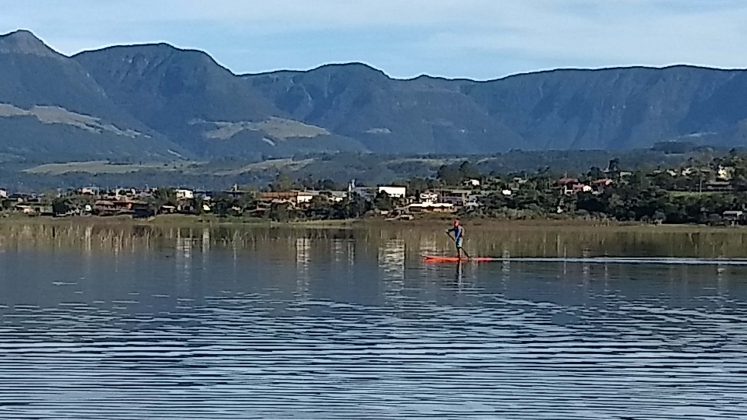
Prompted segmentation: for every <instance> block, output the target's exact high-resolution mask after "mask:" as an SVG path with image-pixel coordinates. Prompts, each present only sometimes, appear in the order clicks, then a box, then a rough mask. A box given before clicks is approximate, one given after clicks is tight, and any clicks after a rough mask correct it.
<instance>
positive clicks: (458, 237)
mask: <svg viewBox="0 0 747 420" xmlns="http://www.w3.org/2000/svg"><path fill="white" fill-rule="evenodd" d="M446 233H448V234H449V236H451V234H452V233H454V236H453V238H452V239H454V245H456V251H457V258H459V259H460V260H461V259H462V253H463V250H462V244H463V243H464V226H462V224H461V223H459V219H455V220H454V227H452V228H451V229H447V230H446Z"/></svg>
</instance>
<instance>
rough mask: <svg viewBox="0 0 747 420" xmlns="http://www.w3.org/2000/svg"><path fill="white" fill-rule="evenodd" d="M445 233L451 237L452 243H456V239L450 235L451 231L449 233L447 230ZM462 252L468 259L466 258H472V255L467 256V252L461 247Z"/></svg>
mask: <svg viewBox="0 0 747 420" xmlns="http://www.w3.org/2000/svg"><path fill="white" fill-rule="evenodd" d="M446 234H447V235H449V238H451V240H452V241H454V244H456V239H454V237H453V236H451V233H449V232H446ZM462 252H464V255H466V256H467V259H468V260H471V259H472V257H470V256H469V254H468V253H467V251H466V250H465V249H464V248H462Z"/></svg>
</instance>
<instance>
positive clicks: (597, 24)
mask: <svg viewBox="0 0 747 420" xmlns="http://www.w3.org/2000/svg"><path fill="white" fill-rule="evenodd" d="M20 28H24V29H29V30H31V31H33V32H34V33H35V34H36V35H37V36H39V37H40V38H42V39H43V40H44V41H45V42H47V44H49V45H50V46H52V47H53V48H55V49H57V50H58V51H60V52H63V53H66V54H73V53H76V52H79V51H82V50H87V49H95V48H100V47H103V46H108V45H113V44H123V43H143V42H156V41H158V42H160V41H165V42H168V43H170V44H173V45H176V46H178V47H183V48H196V49H200V50H204V51H206V52H208V53H209V54H210V55H212V56H213V57H214V58H215V59H216V60H217V61H218V62H220V63H221V64H223V65H225V66H226V67H228V68H230V69H231V70H233V71H234V72H236V73H253V72H261V71H267V70H276V69H309V68H313V67H316V66H319V65H321V64H325V63H331V62H348V61H360V62H365V63H368V64H370V65H372V66H374V67H377V68H380V69H382V70H384V71H385V72H386V73H387V74H389V75H391V76H394V77H413V76H416V75H419V74H423V73H425V74H430V75H436V76H446V77H468V78H475V79H490V78H496V77H501V76H505V75H509V74H514V73H521V72H527V71H534V70H542V69H550V68H558V67H607V66H617V65H653V66H663V65H669V64H694V65H704V66H713V67H726V68H747V0H511V1H509V0H505V1H504V0H409V1H408V0H375V1H363V0H265V1H255V0H245V1H241V0H210V1H207V0H118V1H101V0H65V1H57V0H33V1H25V2H19V1H15V2H3V11H2V13H1V14H0V32H1V33H6V32H10V31H13V30H15V29H20Z"/></svg>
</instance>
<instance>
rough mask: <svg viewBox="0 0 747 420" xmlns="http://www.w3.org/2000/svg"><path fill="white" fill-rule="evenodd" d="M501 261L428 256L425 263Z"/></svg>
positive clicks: (497, 259) (486, 258)
mask: <svg viewBox="0 0 747 420" xmlns="http://www.w3.org/2000/svg"><path fill="white" fill-rule="evenodd" d="M496 261H501V259H500V258H491V257H474V258H467V257H462V258H461V259H460V258H458V257H439V256H435V255H426V256H425V262H427V263H434V264H436V263H458V262H496Z"/></svg>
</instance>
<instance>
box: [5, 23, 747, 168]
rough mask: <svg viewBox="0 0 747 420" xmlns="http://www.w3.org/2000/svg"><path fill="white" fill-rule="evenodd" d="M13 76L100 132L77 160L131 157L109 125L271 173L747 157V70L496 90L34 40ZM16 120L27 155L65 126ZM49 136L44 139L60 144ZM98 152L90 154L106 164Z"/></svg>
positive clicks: (590, 77)
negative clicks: (289, 161) (310, 158)
mask: <svg viewBox="0 0 747 420" xmlns="http://www.w3.org/2000/svg"><path fill="white" fill-rule="evenodd" d="M0 72H1V73H0V74H2V75H3V76H2V77H0V104H6V105H8V106H13V107H16V108H18V109H22V110H30V109H32V108H33V107H39V106H41V107H45V106H46V107H59V108H62V109H63V110H65V111H69V112H70V113H73V114H80V115H83V116H86V117H90V118H92V119H93V120H87V119H86V118H83V117H74V118H73V120H75V121H77V122H78V125H77V126H76V125H74V124H73V125H68V126H66V127H64V128H65V138H66V139H69V140H67V141H71V142H72V143H73V146H72V147H71V148H70V150H69V152H70V153H71V155H73V156H74V155H75V145H74V143H75V138H77V137H81V138H82V137H86V136H88V137H90V139H89V140H86V141H87V142H88V143H91V142H96V141H98V142H99V144H100V148H101V150H100V151H99V152H98V154H100V155H103V156H116V153H117V152H115V151H113V150H112V149H111V147H112V144H117V145H120V144H124V143H122V139H119V138H116V137H115V138H114V140H111V139H110V140H106V141H100V140H94V138H95V137H101V136H110V135H112V133H117V131H115V130H109V131H106V130H99V131H100V132H98V131H96V127H99V126H100V127H109V125H113V126H114V127H116V128H117V129H118V130H120V132H122V133H131V132H138V133H143V134H145V135H147V136H150V138H152V141H151V143H152V144H154V145H155V144H158V147H155V146H154V148H153V149H152V150H150V151H149V152H148V155H147V156H149V157H150V158H153V157H156V158H158V157H159V156H160V157H161V158H169V157H171V156H173V153H172V152H176V153H177V154H179V155H181V156H184V157H185V158H199V159H216V158H217V159H220V158H224V157H230V158H246V159H253V160H256V159H260V160H261V159H265V158H271V157H282V156H293V155H298V154H304V153H320V152H322V153H336V152H341V151H346V152H347V151H359V152H373V153H400V154H439V153H461V154H484V153H498V152H504V151H508V150H515V149H522V150H596V149H599V150H629V149H636V148H647V147H651V146H652V145H654V144H656V143H658V142H662V141H688V142H695V143H698V144H703V145H718V146H744V145H746V144H747V71H745V70H742V69H719V68H712V67H703V66H693V65H686V64H675V65H669V66H665V67H651V66H616V67H604V68H594V69H584V68H559V69H548V70H540V71H536V72H527V73H520V74H513V75H508V76H504V77H499V78H495V79H490V80H473V79H468V78H445V77H439V76H430V75H427V74H423V75H420V76H416V77H413V78H404V79H400V78H393V77H391V76H389V75H388V74H386V72H384V71H382V70H380V69H377V68H376V67H374V66H372V65H370V64H367V63H362V62H349V63H328V64H323V65H320V66H317V67H315V68H313V69H310V70H278V71H271V72H260V73H245V74H237V73H234V72H233V71H232V70H231V69H229V68H227V67H225V66H223V65H221V64H219V63H218V61H216V60H215V59H214V58H213V57H212V56H211V55H210V54H209V53H207V52H204V51H201V50H197V49H190V48H179V47H175V46H173V45H171V44H168V43H165V42H157V43H142V44H134V45H114V46H109V47H104V48H99V49H94V50H88V51H82V52H80V53H77V54H74V55H72V56H70V57H68V56H65V55H63V54H59V53H57V52H56V51H54V50H53V49H51V48H49V47H48V46H47V45H46V44H44V42H43V41H41V40H39V39H38V38H36V37H35V36H34V35H33V33H31V32H29V31H24V30H21V31H16V32H12V33H9V34H5V35H0ZM8 109H10V108H8ZM10 113H11V114H13V115H10V116H2V115H0V128H2V126H3V125H7V126H8V127H10V125H8V124H11V122H12V123H13V124H11V125H12V131H9V132H8V133H10V134H9V135H7V134H6V135H5V136H3V137H0V153H7V152H8V150H16V149H18V146H19V144H21V143H23V141H24V140H23V139H28V138H29V136H30V135H31V134H30V133H31V132H33V133H37V134H35V135H38V133H40V132H43V133H45V134H44V136H53V132H54V131H55V129H58V128H60V129H61V128H63V127H56V126H54V127H51V126H49V124H47V126H45V127H43V130H38V129H36V128H28V127H27V128H26V129H24V128H23V127H25V125H24V124H26V125H28V124H31V125H33V124H37V123H39V124H41V123H43V121H41V120H39V121H27V120H24V121H25V123H24V124H18V121H17V120H18V119H22V118H24V117H29V115H28V114H23V113H21V112H17V111H13V112H10ZM22 114H23V115H22ZM71 115H72V114H71ZM81 118H82V119H81ZM14 119H15V120H14ZM37 119H38V118H37ZM11 120H12V121H11ZM81 121H89V122H90V121H97V122H96V123H95V124H94V123H90V124H89V125H85V123H81ZM81 124H82V125H81ZM96 124H99V125H96ZM29 127H31V126H29ZM84 129H85V130H87V132H86V133H78V132H77V131H75V130H84ZM24 130H27V131H24ZM128 130H130V131H128ZM76 136H77V137H76ZM119 137H122V136H119ZM45 139H46V137H44V138H41V139H35V141H37V142H39V144H41V145H43V143H44V142H45V141H47V142H53V139H48V140H45ZM117 142H119V143H117ZM91 145H92V144H88V145H87V146H86V147H85V149H86V150H88V152H86V153H83V156H85V157H88V156H89V155H90V154H91V153H93V157H96V155H97V152H96V151H95V147H93V148H91V147H88V146H91ZM40 147H41V146H40ZM35 153H36V154H37V156H42V157H44V153H45V152H44V147H41V148H40V149H39V150H37V149H34V148H32V149H30V150H28V151H27V152H25V153H24V155H25V156H27V157H28V156H34V154H35ZM127 156H129V157H132V158H135V157H137V156H138V152H137V150H133V151H132V152H128V154H127ZM50 158H51V157H49V156H47V157H46V159H47V160H48V159H50ZM42 160H43V159H42Z"/></svg>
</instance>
